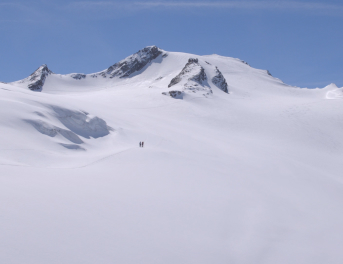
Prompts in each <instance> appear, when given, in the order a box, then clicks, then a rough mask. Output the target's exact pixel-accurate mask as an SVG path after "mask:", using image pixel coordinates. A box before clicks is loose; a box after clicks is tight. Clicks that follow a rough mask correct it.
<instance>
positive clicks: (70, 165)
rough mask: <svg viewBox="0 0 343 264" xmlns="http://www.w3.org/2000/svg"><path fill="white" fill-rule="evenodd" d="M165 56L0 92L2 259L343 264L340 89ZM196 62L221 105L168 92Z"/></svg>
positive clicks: (235, 64) (215, 60) (32, 263)
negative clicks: (115, 71) (132, 69)
mask: <svg viewBox="0 0 343 264" xmlns="http://www.w3.org/2000/svg"><path fill="white" fill-rule="evenodd" d="M167 55H168V56H164V57H163V56H162V55H161V56H159V57H158V58H156V59H155V60H153V61H152V62H151V63H149V64H148V65H147V66H146V67H145V68H144V69H142V70H141V71H139V72H137V73H135V74H134V75H132V76H130V77H127V78H101V77H96V78H92V77H91V75H90V74H89V75H86V77H85V78H80V79H79V80H77V79H74V78H72V75H59V74H50V75H49V76H48V77H47V78H46V80H45V84H44V87H43V89H42V92H33V91H31V90H29V89H28V88H27V86H25V83H23V82H15V83H11V84H4V83H0V95H1V96H0V105H1V107H0V116H1V119H0V129H1V138H0V146H1V148H0V164H1V166H0V172H1V173H0V234H1V235H0V263H6V264H23V263H25V264H46V263H49V264H77V263H82V264H94V263H102V264H107V263H108V264H109V263H123V264H136V263H141V264H145V263H146V264H152V263H156V264H157V263H165V264H168V263H170V264H174V263H178V264H190V263H197V264H213V263H216V264H221V263H222V264H224V263H225V264H227V263H233V264H251V263H261V264H275V263H278V264H289V263H297V264H305V263H306V264H309V263H310V264H323V263H326V264H327V263H330V264H336V263H337V264H340V263H342V262H343V250H342V248H343V224H342V223H343V206H342V205H343V176H342V175H343V174H342V171H343V162H342V160H343V136H342V131H343V115H342V114H341V113H343V102H342V101H341V100H340V99H342V98H343V93H342V88H338V87H337V86H335V85H329V86H327V87H325V88H322V89H319V88H318V89H306V88H297V87H292V86H289V85H286V84H284V83H283V82H282V81H281V80H279V79H276V78H274V77H272V76H270V75H268V74H267V71H264V70H258V69H254V68H252V67H250V66H249V65H247V64H245V63H243V62H242V61H240V60H238V59H234V58H227V57H222V56H219V55H209V56H197V55H194V54H186V53H178V52H167ZM189 58H198V59H199V64H200V65H201V66H202V67H204V69H205V71H207V72H206V74H207V75H208V84H206V85H208V86H209V87H210V89H211V90H212V91H213V93H212V94H211V96H206V97H205V96H203V95H201V94H200V95H199V94H197V93H194V95H193V94H192V93H186V94H185V95H184V96H183V99H181V100H176V99H174V98H172V97H170V96H165V95H162V93H163V92H169V91H171V90H173V87H171V88H168V84H169V83H170V81H171V79H173V78H174V77H175V76H177V75H178V74H179V73H180V71H181V70H182V69H183V67H184V66H185V64H186V63H187V61H188V59H189ZM208 63H209V64H208ZM214 67H218V69H219V70H220V71H221V72H222V74H223V76H224V77H225V79H226V81H227V83H228V86H229V91H230V94H227V93H225V92H223V91H222V90H220V89H219V88H217V87H216V86H215V85H214V84H213V83H212V82H211V81H210V80H211V79H212V77H213V76H212V75H213V73H214V70H213V69H214ZM211 74H212V75H211ZM328 99H336V100H328ZM140 141H144V142H145V146H144V148H140V147H139V142H140Z"/></svg>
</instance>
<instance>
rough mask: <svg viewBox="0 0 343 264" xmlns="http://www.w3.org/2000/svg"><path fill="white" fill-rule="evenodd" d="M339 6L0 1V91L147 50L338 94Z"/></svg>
mask: <svg viewBox="0 0 343 264" xmlns="http://www.w3.org/2000/svg"><path fill="white" fill-rule="evenodd" d="M342 26H343V3H342V1H341V0H340V1H337V0H326V1H318V0H317V1H278V0H276V1H275V0H274V1H259V0H258V1H245V0H243V1H205V0H198V1H186V0H184V1H165V0H160V1H154V0H151V1H140V0H136V1H131V0H126V1H112V0H103V1H92V0H90V1H77V0H75V1H65V0H59V1H53V0H49V1H48V0H36V1H30V0H26V1H16V0H11V1H6V0H0V36H1V41H0V54H1V55H0V65H1V66H0V81H4V82H10V81H15V80H19V79H22V78H24V77H27V76H28V75H29V74H31V73H32V72H33V71H34V70H35V69H36V68H38V67H39V66H40V65H41V64H48V66H49V68H50V69H51V70H52V71H53V72H55V73H63V74H65V73H72V72H80V73H92V72H97V71H100V70H103V69H105V68H107V67H108V66H110V65H112V64H114V63H116V62H117V61H119V60H121V59H123V58H125V57H127V56H129V55H131V54H132V53H134V52H136V51H138V50H140V49H142V48H144V47H145V46H148V45H157V46H158V47H160V48H162V49H164V50H167V51H181V52H189V53H194V54H199V55H205V54H214V53H216V54H220V55H223V56H229V57H235V58H240V59H242V60H245V61H247V62H248V63H249V64H250V65H251V66H253V67H255V68H260V69H268V70H269V71H270V72H271V73H272V74H273V76H275V77H278V78H280V79H282V80H283V81H284V82H285V83H288V84H291V85H296V86H301V87H324V86H326V85H327V84H329V83H331V82H334V83H336V84H337V85H338V86H340V87H342V86H343V52H342V43H343V29H342Z"/></svg>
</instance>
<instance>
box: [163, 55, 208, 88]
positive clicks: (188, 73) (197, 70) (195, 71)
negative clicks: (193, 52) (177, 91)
mask: <svg viewBox="0 0 343 264" xmlns="http://www.w3.org/2000/svg"><path fill="white" fill-rule="evenodd" d="M185 78H186V79H187V81H193V82H196V83H197V84H200V85H203V84H204V82H205V81H207V76H206V73H205V69H204V68H203V67H202V66H201V65H200V64H199V61H198V59H193V58H190V59H189V60H188V62H187V64H186V66H185V67H184V68H183V69H182V71H181V72H180V73H179V74H178V75H177V76H176V77H175V78H173V79H172V80H171V82H170V84H169V85H168V87H169V88H170V87H172V86H174V85H175V84H178V83H179V82H181V81H182V80H183V79H185Z"/></svg>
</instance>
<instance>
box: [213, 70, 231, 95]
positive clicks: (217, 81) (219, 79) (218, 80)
mask: <svg viewBox="0 0 343 264" xmlns="http://www.w3.org/2000/svg"><path fill="white" fill-rule="evenodd" d="M212 83H213V84H214V85H215V86H217V87H218V88H219V89H220V90H222V91H224V92H225V93H229V89H228V85H227V82H226V80H225V78H224V76H223V74H222V73H221V71H220V70H219V69H218V67H216V75H215V76H214V77H213V78H212Z"/></svg>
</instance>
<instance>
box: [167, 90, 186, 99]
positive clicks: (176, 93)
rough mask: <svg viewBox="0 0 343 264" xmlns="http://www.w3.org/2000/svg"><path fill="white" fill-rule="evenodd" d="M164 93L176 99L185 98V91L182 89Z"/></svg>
mask: <svg viewBox="0 0 343 264" xmlns="http://www.w3.org/2000/svg"><path fill="white" fill-rule="evenodd" d="M162 94H163V95H169V96H170V97H173V98H174V99H183V92H181V91H170V92H164V93H162Z"/></svg>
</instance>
